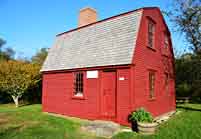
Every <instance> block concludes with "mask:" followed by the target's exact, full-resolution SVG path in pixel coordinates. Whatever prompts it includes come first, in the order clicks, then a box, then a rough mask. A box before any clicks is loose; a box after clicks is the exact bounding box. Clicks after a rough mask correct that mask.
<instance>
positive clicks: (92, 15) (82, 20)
mask: <svg viewBox="0 0 201 139" xmlns="http://www.w3.org/2000/svg"><path fill="white" fill-rule="evenodd" d="M96 21H97V13H96V10H95V9H92V8H90V7H87V8H83V9H81V10H80V13H79V21H78V27H81V26H85V25H88V24H91V23H94V22H96Z"/></svg>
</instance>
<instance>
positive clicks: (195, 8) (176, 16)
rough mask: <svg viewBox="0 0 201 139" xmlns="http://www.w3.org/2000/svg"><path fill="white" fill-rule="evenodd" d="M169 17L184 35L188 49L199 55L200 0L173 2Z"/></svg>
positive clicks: (200, 36)
mask: <svg viewBox="0 0 201 139" xmlns="http://www.w3.org/2000/svg"><path fill="white" fill-rule="evenodd" d="M174 2H175V3H174V6H173V9H172V10H171V11H169V12H168V13H169V17H170V19H171V20H172V21H173V23H175V25H176V26H177V27H178V28H177V29H179V31H180V32H182V33H184V35H185V37H186V40H187V42H188V43H189V44H190V45H189V48H190V49H191V50H193V52H194V53H195V54H201V0H175V1H174Z"/></svg>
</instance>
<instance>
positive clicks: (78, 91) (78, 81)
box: [74, 72, 84, 97]
mask: <svg viewBox="0 0 201 139" xmlns="http://www.w3.org/2000/svg"><path fill="white" fill-rule="evenodd" d="M83 76H84V74H83V72H75V73H74V96H78V97H82V96H83Z"/></svg>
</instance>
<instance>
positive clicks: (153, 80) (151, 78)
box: [149, 72, 155, 98]
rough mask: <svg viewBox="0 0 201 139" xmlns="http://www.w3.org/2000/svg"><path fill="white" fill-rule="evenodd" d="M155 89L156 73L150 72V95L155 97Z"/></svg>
mask: <svg viewBox="0 0 201 139" xmlns="http://www.w3.org/2000/svg"><path fill="white" fill-rule="evenodd" d="M154 91H155V73H154V72H149V97H150V98H154V95H155V94H154Z"/></svg>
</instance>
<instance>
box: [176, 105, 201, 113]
mask: <svg viewBox="0 0 201 139" xmlns="http://www.w3.org/2000/svg"><path fill="white" fill-rule="evenodd" d="M177 108H181V109H184V110H188V111H200V112H201V108H192V107H190V106H177Z"/></svg>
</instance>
